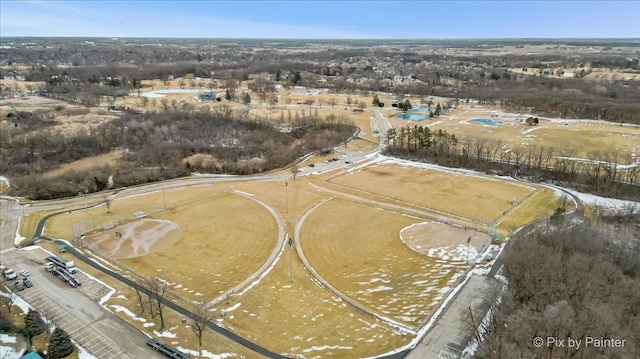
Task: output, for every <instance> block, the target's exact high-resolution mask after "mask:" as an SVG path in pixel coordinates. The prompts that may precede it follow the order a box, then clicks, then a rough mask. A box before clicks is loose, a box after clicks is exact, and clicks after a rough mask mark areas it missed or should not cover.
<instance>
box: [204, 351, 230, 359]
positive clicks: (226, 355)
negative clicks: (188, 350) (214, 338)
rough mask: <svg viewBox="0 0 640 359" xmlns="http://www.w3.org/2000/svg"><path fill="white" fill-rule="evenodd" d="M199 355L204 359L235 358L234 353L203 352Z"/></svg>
mask: <svg viewBox="0 0 640 359" xmlns="http://www.w3.org/2000/svg"><path fill="white" fill-rule="evenodd" d="M200 355H201V356H203V357H205V358H211V359H225V358H232V357H235V356H236V355H235V354H234V353H222V354H214V353H211V352H209V351H206V350H203V351H202V352H201V354H200Z"/></svg>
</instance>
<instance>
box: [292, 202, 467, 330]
mask: <svg viewBox="0 0 640 359" xmlns="http://www.w3.org/2000/svg"><path fill="white" fill-rule="evenodd" d="M418 221H419V220H417V219H415V218H411V217H407V216H403V215H400V214H398V213H396V212H389V211H386V210H381V209H378V208H374V207H371V206H367V205H363V204H357V203H353V202H349V201H344V200H338V199H336V200H332V201H329V202H327V203H325V204H323V205H322V206H320V207H318V208H317V209H316V210H315V211H314V212H312V213H311V214H310V215H309V217H308V218H307V220H306V221H305V223H304V226H303V228H302V232H301V238H300V241H301V244H302V247H303V250H304V251H305V255H306V256H307V258H308V260H309V262H310V263H311V265H312V266H313V267H314V268H315V269H316V270H317V271H318V273H319V274H320V275H321V276H323V277H324V278H325V279H326V280H327V281H328V282H329V283H331V284H332V285H333V286H334V287H336V288H337V289H338V290H340V291H341V292H343V293H345V294H346V295H348V296H349V297H351V298H352V299H354V300H356V301H358V302H360V303H362V304H363V305H365V306H367V307H369V308H370V309H372V310H374V311H376V312H378V313H380V314H382V315H383V316H387V317H390V318H392V319H395V320H398V321H401V322H404V323H407V324H409V325H411V326H417V325H418V324H419V323H420V322H421V321H423V320H424V319H426V318H427V316H428V315H429V313H430V311H431V310H432V309H434V308H435V306H436V305H437V302H438V300H440V299H442V298H443V296H444V294H445V293H446V292H447V291H448V290H449V289H450V288H451V286H452V283H453V282H454V281H455V279H456V278H457V276H458V275H460V274H461V273H462V270H463V269H464V263H460V262H447V261H438V260H435V259H433V258H429V257H427V256H423V255H420V254H418V253H416V252H415V251H413V250H411V249H410V248H409V247H407V246H406V245H405V244H404V243H403V242H402V241H401V240H400V231H401V230H402V229H403V228H404V227H406V226H408V225H411V224H414V223H417V222H418Z"/></svg>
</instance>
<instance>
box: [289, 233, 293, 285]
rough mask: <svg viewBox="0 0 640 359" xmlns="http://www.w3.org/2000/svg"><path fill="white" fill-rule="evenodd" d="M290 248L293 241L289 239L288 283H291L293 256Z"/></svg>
mask: <svg viewBox="0 0 640 359" xmlns="http://www.w3.org/2000/svg"><path fill="white" fill-rule="evenodd" d="M291 247H293V239H292V238H289V283H291V282H293V254H292V252H291V251H292V249H291Z"/></svg>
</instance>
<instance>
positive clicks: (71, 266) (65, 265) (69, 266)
mask: <svg viewBox="0 0 640 359" xmlns="http://www.w3.org/2000/svg"><path fill="white" fill-rule="evenodd" d="M46 260H47V261H49V262H50V263H53V265H55V266H56V267H58V268H61V269H65V270H66V271H67V272H69V273H71V274H75V273H76V272H78V268H76V264H75V263H73V261H68V262H65V261H63V260H62V259H60V258H58V257H56V256H50V257H47V258H46ZM45 268H46V265H45Z"/></svg>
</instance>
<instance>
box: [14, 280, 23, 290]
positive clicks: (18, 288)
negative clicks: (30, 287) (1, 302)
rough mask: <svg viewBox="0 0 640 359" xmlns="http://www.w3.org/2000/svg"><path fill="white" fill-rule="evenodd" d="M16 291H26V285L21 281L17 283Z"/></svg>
mask: <svg viewBox="0 0 640 359" xmlns="http://www.w3.org/2000/svg"><path fill="white" fill-rule="evenodd" d="M16 289H17V290H24V284H23V283H22V282H21V281H17V282H16Z"/></svg>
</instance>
